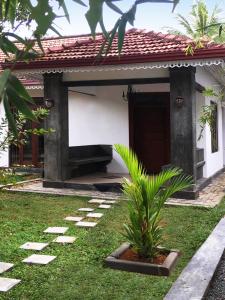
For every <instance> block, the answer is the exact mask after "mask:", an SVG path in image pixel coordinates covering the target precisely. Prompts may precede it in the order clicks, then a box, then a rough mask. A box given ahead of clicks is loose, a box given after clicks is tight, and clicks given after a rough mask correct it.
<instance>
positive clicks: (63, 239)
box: [53, 235, 76, 244]
mask: <svg viewBox="0 0 225 300" xmlns="http://www.w3.org/2000/svg"><path fill="white" fill-rule="evenodd" d="M75 240H76V238H75V237H73V236H65V235H62V236H58V237H57V238H56V239H54V240H53V242H54V243H60V244H73V242H75Z"/></svg>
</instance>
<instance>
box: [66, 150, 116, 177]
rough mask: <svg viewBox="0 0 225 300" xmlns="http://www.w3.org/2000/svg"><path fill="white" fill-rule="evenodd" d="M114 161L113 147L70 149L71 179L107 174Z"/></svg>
mask: <svg viewBox="0 0 225 300" xmlns="http://www.w3.org/2000/svg"><path fill="white" fill-rule="evenodd" d="M111 160H112V145H87V146H74V147H69V169H70V177H71V178H72V177H78V176H83V175H88V174H90V173H95V172H106V166H107V165H108V164H109V163H110V162H111Z"/></svg>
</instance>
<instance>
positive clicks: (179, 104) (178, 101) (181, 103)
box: [176, 96, 184, 107]
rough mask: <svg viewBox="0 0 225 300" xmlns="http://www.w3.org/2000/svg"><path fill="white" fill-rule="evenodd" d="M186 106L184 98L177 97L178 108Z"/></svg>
mask: <svg viewBox="0 0 225 300" xmlns="http://www.w3.org/2000/svg"><path fill="white" fill-rule="evenodd" d="M183 104H184V97H181V96H178V97H176V105H177V107H181V106H183Z"/></svg>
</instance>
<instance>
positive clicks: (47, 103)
mask: <svg viewBox="0 0 225 300" xmlns="http://www.w3.org/2000/svg"><path fill="white" fill-rule="evenodd" d="M44 102H45V107H46V108H52V107H54V104H55V103H54V100H53V99H51V98H45V99H44Z"/></svg>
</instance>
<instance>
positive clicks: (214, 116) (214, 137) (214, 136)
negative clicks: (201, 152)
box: [210, 101, 218, 153]
mask: <svg viewBox="0 0 225 300" xmlns="http://www.w3.org/2000/svg"><path fill="white" fill-rule="evenodd" d="M210 105H211V108H212V110H211V126H210V127H211V128H210V130H211V149H212V153H214V152H217V151H218V113H217V104H216V103H215V102H213V101H210Z"/></svg>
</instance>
